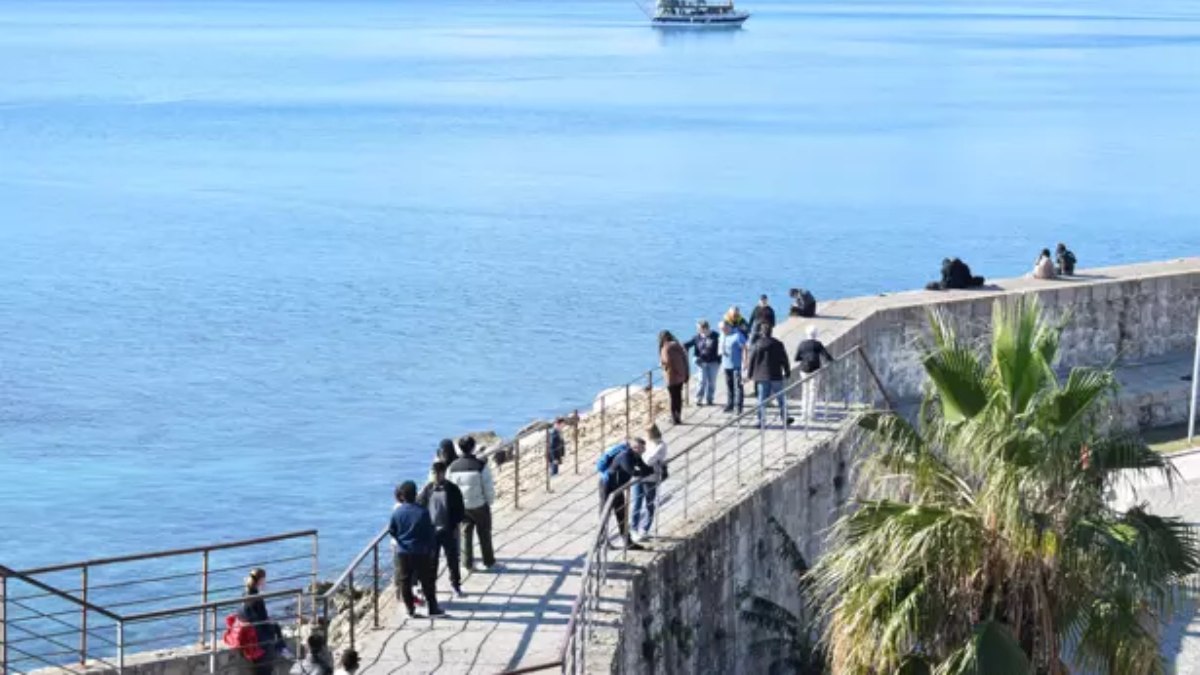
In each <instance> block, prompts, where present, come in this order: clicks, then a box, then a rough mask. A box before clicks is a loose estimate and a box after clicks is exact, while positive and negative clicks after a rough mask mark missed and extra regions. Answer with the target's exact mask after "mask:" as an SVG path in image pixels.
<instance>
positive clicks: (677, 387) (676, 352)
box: [658, 330, 690, 424]
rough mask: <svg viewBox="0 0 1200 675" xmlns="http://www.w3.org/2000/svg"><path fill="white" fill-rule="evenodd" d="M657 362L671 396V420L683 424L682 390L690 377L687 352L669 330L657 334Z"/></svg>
mask: <svg viewBox="0 0 1200 675" xmlns="http://www.w3.org/2000/svg"><path fill="white" fill-rule="evenodd" d="M658 360H659V363H660V364H662V369H663V377H664V378H665V379H666V381H667V393H668V394H670V396H671V419H672V420H673V421H674V422H675V424H683V388H684V386H686V385H687V381H688V377H689V376H690V373H689V372H688V362H687V351H685V350H684V348H683V345H681V344H679V342H678V341H677V340H676V339H675V336H674V335H672V334H671V331H669V330H664V331H662V332H661V333H659V334H658Z"/></svg>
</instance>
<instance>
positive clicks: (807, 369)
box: [796, 326, 833, 429]
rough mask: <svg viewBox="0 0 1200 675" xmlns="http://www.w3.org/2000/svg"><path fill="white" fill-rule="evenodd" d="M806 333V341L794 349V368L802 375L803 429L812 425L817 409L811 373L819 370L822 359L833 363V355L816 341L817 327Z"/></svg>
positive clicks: (815, 390)
mask: <svg viewBox="0 0 1200 675" xmlns="http://www.w3.org/2000/svg"><path fill="white" fill-rule="evenodd" d="M807 333H808V339H807V340H803V341H801V342H800V344H799V345H798V346H797V347H796V368H797V369H799V370H800V372H801V373H803V374H804V380H803V384H801V385H800V396H801V403H800V405H801V416H802V417H801V419H803V420H804V428H805V429H808V428H809V427H810V425H812V423H813V413H814V412H815V411H816V408H817V378H816V376H815V375H813V373H815V372H817V371H818V370H820V369H821V359H822V358H824V359H825V361H827V362H830V363H832V362H833V355H832V354H830V353H829V350H827V349H825V345H824V344H823V343H822V342H821V341H820V340H818V339H817V327H816V326H809V327H808V331H807Z"/></svg>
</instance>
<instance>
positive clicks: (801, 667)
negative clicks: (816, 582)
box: [738, 516, 824, 675]
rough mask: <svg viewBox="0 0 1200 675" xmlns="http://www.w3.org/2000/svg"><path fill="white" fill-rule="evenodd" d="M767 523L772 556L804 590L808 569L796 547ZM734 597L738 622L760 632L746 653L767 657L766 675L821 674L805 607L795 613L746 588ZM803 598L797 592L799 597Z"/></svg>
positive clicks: (780, 528)
mask: <svg viewBox="0 0 1200 675" xmlns="http://www.w3.org/2000/svg"><path fill="white" fill-rule="evenodd" d="M767 524H768V525H770V527H771V532H772V534H774V536H775V540H776V544H777V547H776V549H775V553H776V555H777V556H778V557H779V558H781V559H782V560H783V562H784V563H785V564H786V565H787V569H788V571H789V573H790V574H791V577H792V579H793V580H794V581H795V583H796V585H797V586H798V587H799V588H800V590H801V591H805V590H806V588H807V584H808V579H807V577H806V575H807V574H808V571H809V568H808V561H806V560H805V559H804V554H803V553H802V552H801V551H800V545H799V544H798V543H797V542H796V540H795V539H792V537H791V536H790V535H789V534H788V532H787V530H786V529H784V527H783V525H782V524H780V522H779V521H778V520H777V519H776V518H775V517H774V516H771V517H769V518H768V519H767ZM738 595H739V599H740V600H741V604H742V607H741V610H740V616H741V618H742V620H744V621H746V622H747V623H749V624H750V625H752V626H754V627H755V628H758V629H759V630H760V631H761V632H762V633H763V637H761V638H759V639H757V640H756V641H755V642H754V643H753V644H751V645H750V652H751V653H752V654H766V655H768V658H769V659H770V661H769V665H768V666H767V672H768V673H769V674H770V675H782V674H783V673H794V674H796V675H821V673H823V672H824V658H823V657H822V655H821V653H820V651H818V649H817V647H816V644H815V642H816V641H815V640H814V639H813V629H812V623H811V619H810V616H809V614H811V612H810V611H809V608H808V606H807V604H806V605H805V606H804V607H802V608H801V612H800V613H799V614H797V613H795V612H793V611H791V610H790V609H788V608H787V607H784V606H783V605H781V604H779V603H777V602H775V601H774V600H772V599H771V598H769V597H767V596H764V595H755V594H752V593H750V591H749V589H742V590H741V591H739V593H738ZM805 595H806V593H803V592H802V593H801V597H802V598H803V597H805Z"/></svg>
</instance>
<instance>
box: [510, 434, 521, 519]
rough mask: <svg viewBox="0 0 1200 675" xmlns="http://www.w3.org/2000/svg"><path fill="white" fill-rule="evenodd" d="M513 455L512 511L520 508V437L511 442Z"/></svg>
mask: <svg viewBox="0 0 1200 675" xmlns="http://www.w3.org/2000/svg"><path fill="white" fill-rule="evenodd" d="M512 453H513V509H520V508H521V437H520V436H518V437H517V438H516V440H514V441H513V442H512Z"/></svg>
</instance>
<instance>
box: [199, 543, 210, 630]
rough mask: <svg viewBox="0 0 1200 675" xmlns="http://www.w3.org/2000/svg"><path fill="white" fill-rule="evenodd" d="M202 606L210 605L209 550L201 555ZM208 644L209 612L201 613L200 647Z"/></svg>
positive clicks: (203, 611)
mask: <svg viewBox="0 0 1200 675" xmlns="http://www.w3.org/2000/svg"><path fill="white" fill-rule="evenodd" d="M200 604H202V605H207V604H208V550H207V549H205V550H204V552H203V553H201V554H200ZM207 644H208V610H202V611H201V612H200V646H201V647H202V648H203V647H204V646H205V645H207Z"/></svg>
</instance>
